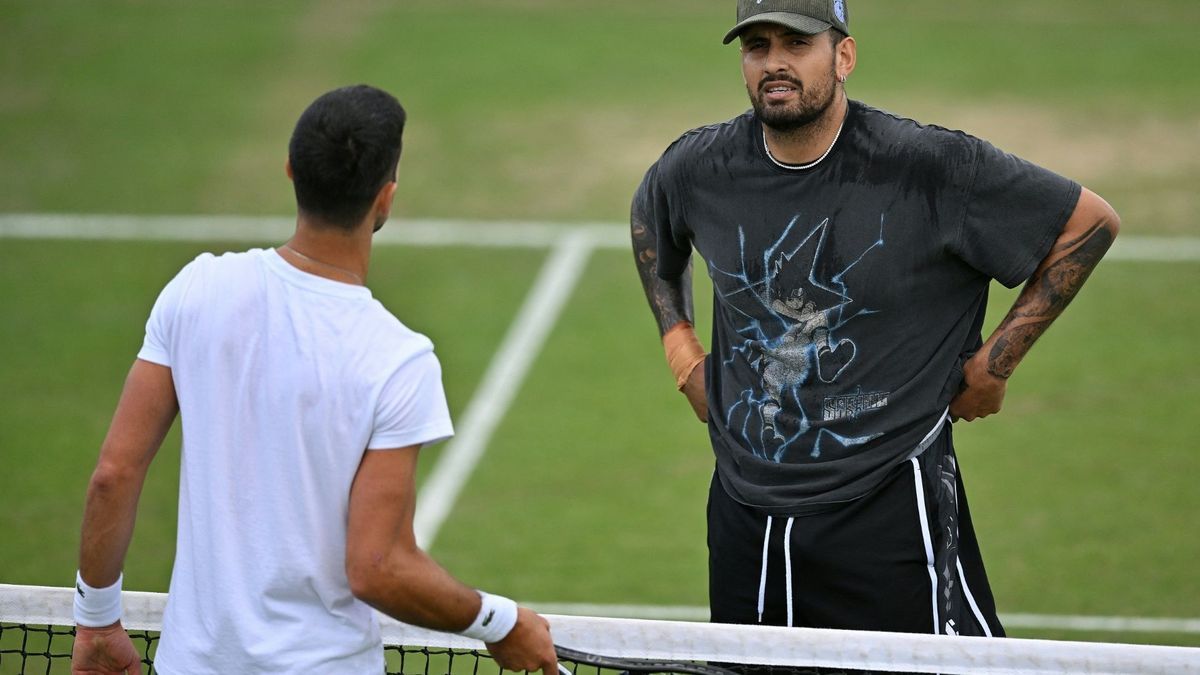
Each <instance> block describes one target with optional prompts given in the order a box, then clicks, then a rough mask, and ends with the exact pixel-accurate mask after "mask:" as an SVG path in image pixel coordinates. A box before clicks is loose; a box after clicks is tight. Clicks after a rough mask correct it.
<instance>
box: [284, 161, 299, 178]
mask: <svg viewBox="0 0 1200 675" xmlns="http://www.w3.org/2000/svg"><path fill="white" fill-rule="evenodd" d="M283 170H284V171H285V172H286V173H287V177H288V180H291V181H294V180H296V174H294V173H292V158H291V157H288V158H287V159H286V160H284V162H283Z"/></svg>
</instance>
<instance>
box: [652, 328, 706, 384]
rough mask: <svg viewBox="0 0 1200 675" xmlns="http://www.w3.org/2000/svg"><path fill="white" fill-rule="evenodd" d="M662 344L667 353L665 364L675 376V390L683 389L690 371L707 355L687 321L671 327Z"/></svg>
mask: <svg viewBox="0 0 1200 675" xmlns="http://www.w3.org/2000/svg"><path fill="white" fill-rule="evenodd" d="M662 342H663V349H665V350H666V352H667V363H668V364H669V365H670V366H671V372H672V373H673V374H674V375H675V388H677V389H683V385H685V384H687V381H688V377H690V376H691V374H692V371H693V370H695V369H696V366H698V365H700V364H701V363H703V361H704V357H705V356H708V354H707V353H706V352H705V351H704V347H703V346H702V345H701V344H700V340H698V339H696V331H694V330H692V324H690V323H688V322H687V321H680V322H679V323H677V324H675V325H674V326H671V329H670V330H668V331H667V332H666V334H664V335H663V337H662Z"/></svg>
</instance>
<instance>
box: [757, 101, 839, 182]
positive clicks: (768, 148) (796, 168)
mask: <svg viewBox="0 0 1200 675" xmlns="http://www.w3.org/2000/svg"><path fill="white" fill-rule="evenodd" d="M847 117H848V115H847ZM845 126H846V117H842V123H841V124H839V125H838V130H837V133H836V134H834V135H833V142H832V143H830V144H829V147H828V148H825V152H824V154H822V155H821V156H820V157H818V158H816V159H814V160H813V161H811V162H809V163H808V164H784V163H783V162H781V161H779V160H777V159H775V155H772V154H771V146H769V145H767V128H766V127H765V126H764V127H763V130H762V139H763V150H766V151H767V159H769V160H771V161H772V162H775V166H778V167H781V168H784V169H788V170H789V171H803V170H805V169H811V168H813V167H814V166H816V165H818V164H820V163H821V161H822V160H823V159H825V158H826V157H828V156H829V153H831V152H833V146H835V145H837V142H838V139H839V138H841V137H842V128H843V127H845Z"/></svg>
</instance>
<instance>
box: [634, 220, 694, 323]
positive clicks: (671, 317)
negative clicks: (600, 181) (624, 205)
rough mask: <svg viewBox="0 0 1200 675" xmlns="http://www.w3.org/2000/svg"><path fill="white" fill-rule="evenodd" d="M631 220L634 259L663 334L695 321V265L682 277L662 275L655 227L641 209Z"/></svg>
mask: <svg viewBox="0 0 1200 675" xmlns="http://www.w3.org/2000/svg"><path fill="white" fill-rule="evenodd" d="M629 223H630V234H631V235H632V238H633V258H634V262H635V263H636V264H637V268H638V275H639V276H640V277H641V279H642V288H643V290H645V291H646V300H647V301H649V303H650V311H651V312H653V313H654V320H655V321H656V322H657V323H658V334H659V335H660V336H661V335H663V334H664V333H666V332H667V330H669V329H670V328H671V326H674V325H675V324H677V323H679V322H680V321H688V322H691V321H692V268H691V265H689V266H688V269H687V271H685V272H684V273H683V275H682V276H680V277H679V278H678V279H671V280H666V279H660V278H659V277H658V253H657V251H658V237H657V236H656V235H655V232H654V229H653V228H651V227H649V226H648V225H647V224H646V223H645V222H643V221H642V219H641V218H640V217H639V216H638V214H637V213H634V214H632V215H631V216H630V219H629Z"/></svg>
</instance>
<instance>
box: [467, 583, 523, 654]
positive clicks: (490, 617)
mask: <svg viewBox="0 0 1200 675" xmlns="http://www.w3.org/2000/svg"><path fill="white" fill-rule="evenodd" d="M476 593H478V594H479V599H480V600H482V601H483V602H482V604H481V606H480V607H479V616H476V617H475V622H474V623H472V624H471V625H470V626H469V627H468V628H467V629H466V630H464V631H463V632H461V633H459V635H463V636H466V637H469V638H474V639H476V640H479V641H481V642H485V643H489V644H490V643H492V642H499V641H501V640H503V639H504V638H506V637H508V634H509V632H510V631H512V629H513V626H515V625H517V603H515V602H513V601H512V600H509V599H508V598H506V597H504V596H503V595H490V594H488V593H484V592H483V591H476Z"/></svg>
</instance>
